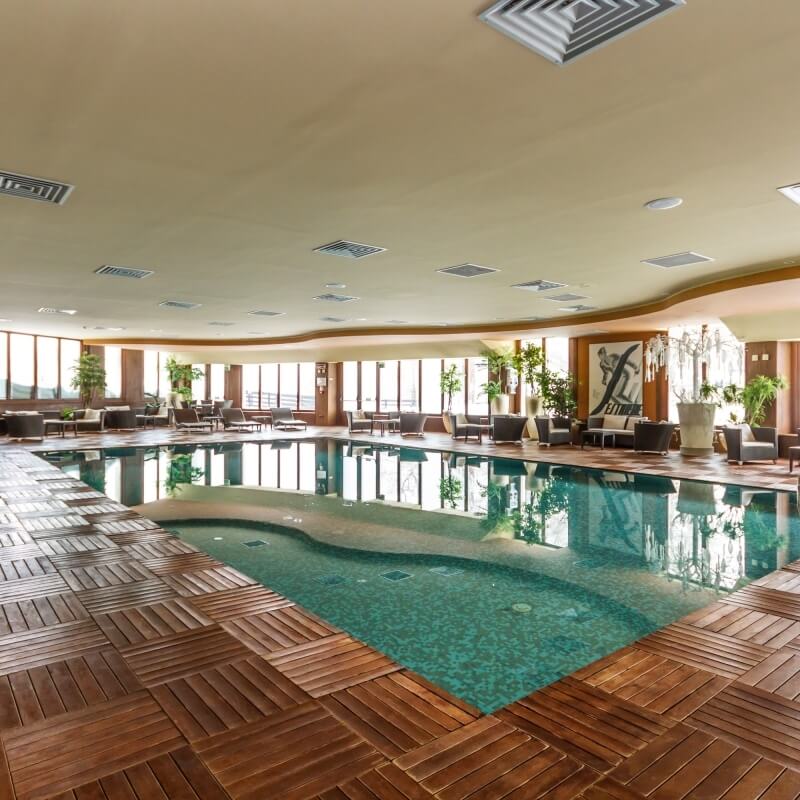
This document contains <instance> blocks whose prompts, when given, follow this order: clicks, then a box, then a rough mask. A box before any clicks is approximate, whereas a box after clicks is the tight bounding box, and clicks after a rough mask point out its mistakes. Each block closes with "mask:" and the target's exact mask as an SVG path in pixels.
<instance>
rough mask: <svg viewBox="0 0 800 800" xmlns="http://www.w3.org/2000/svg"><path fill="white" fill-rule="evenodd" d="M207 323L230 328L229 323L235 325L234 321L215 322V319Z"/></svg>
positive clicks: (216, 326)
mask: <svg viewBox="0 0 800 800" xmlns="http://www.w3.org/2000/svg"><path fill="white" fill-rule="evenodd" d="M208 324H209V325H213V326H214V327H215V328H230V327H231V325H235V324H236V323H235V322H217V321H216V320H215V321H214V322H209V323H208Z"/></svg>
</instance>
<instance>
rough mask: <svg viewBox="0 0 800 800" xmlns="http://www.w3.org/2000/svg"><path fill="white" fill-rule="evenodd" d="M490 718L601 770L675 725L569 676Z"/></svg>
mask: <svg viewBox="0 0 800 800" xmlns="http://www.w3.org/2000/svg"><path fill="white" fill-rule="evenodd" d="M495 716H497V717H499V718H500V719H502V720H505V721H506V722H509V723H511V724H512V725H515V726H517V727H518V728H520V729H522V730H523V731H526V732H527V733H529V734H531V735H532V736H536V737H538V738H539V739H541V740H542V741H544V742H547V743H548V744H551V745H553V746H554V747H556V748H558V749H559V750H561V751H562V752H564V753H567V754H568V755H570V756H572V757H573V758H575V759H576V760H578V761H580V762H581V763H583V764H586V765H587V766H589V767H592V768H593V769H596V770H599V771H601V772H602V771H605V770H608V769H610V768H611V767H612V766H614V765H616V764H619V763H620V762H622V761H623V760H624V759H626V758H628V757H630V756H631V755H633V754H634V753H635V752H636V751H637V750H639V749H641V748H642V747H644V746H645V745H646V744H648V742H650V741H652V740H653V739H655V738H656V737H657V736H660V735H661V734H662V733H664V732H665V731H666V730H667V729H668V728H669V727H670V726H671V725H673V724H675V720H673V719H671V718H669V717H667V716H665V715H659V714H655V713H653V712H651V711H648V710H646V709H643V708H640V707H639V706H636V705H634V704H633V703H630V702H628V701H627V700H622V699H620V698H618V697H615V696H614V695H611V694H608V693H606V692H603V691H600V690H599V689H595V688H594V687H592V686H589V685H588V684H586V683H583V682H581V681H578V680H575V679H574V678H564V679H563V680H560V681H557V682H556V683H553V684H551V685H550V686H545V687H544V688H543V689H539V690H538V691H536V692H534V693H533V694H531V695H528V696H527V697H525V698H523V699H522V700H518V701H517V702H516V703H512V704H511V705H508V706H506V707H505V708H503V709H501V710H500V711H498V712H496V714H495Z"/></svg>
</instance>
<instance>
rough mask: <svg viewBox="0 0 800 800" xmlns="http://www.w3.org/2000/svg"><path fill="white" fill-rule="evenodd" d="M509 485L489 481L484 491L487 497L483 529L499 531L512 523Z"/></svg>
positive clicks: (482, 522)
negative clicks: (509, 510)
mask: <svg viewBox="0 0 800 800" xmlns="http://www.w3.org/2000/svg"><path fill="white" fill-rule="evenodd" d="M508 488H509V487H508V486H504V485H503V484H500V483H495V482H494V481H489V483H488V484H487V485H486V489H485V491H484V492H483V493H482V494H483V496H484V497H485V498H486V516H485V517H484V518H483V519H482V520H481V522H480V526H481V530H484V531H487V532H488V533H498V532H499V531H500V530H501V529H505V528H507V527H509V526H510V525H512V520H511V518H510V517H509V514H508Z"/></svg>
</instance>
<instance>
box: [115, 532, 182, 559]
mask: <svg viewBox="0 0 800 800" xmlns="http://www.w3.org/2000/svg"><path fill="white" fill-rule="evenodd" d="M109 541H111V540H110V539H109ZM114 541H115V542H116V543H118V544H119V546H120V547H121V548H122V549H123V550H124V551H125V552H126V553H128V555H130V556H131V557H133V558H138V559H139V560H140V561H144V560H146V559H151V558H163V557H165V556H176V555H180V554H181V553H195V552H196V550H195V549H194V548H193V547H192V546H191V545H190V544H188V543H187V542H183V541H181V540H180V539H176V538H175V537H174V536H173V535H172V534H169V533H165V535H164V536H163V537H161V538H159V536H158V535H157V534H149V535H147V536H145V537H143V538H142V539H141V541H136V542H125V543H123V542H122V541H121V540H120V537H117V538H116V539H115V540H114Z"/></svg>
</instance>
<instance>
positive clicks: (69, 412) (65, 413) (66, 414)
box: [59, 408, 75, 420]
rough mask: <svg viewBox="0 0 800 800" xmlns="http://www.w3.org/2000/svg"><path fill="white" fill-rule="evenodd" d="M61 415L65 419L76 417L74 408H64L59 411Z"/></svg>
mask: <svg viewBox="0 0 800 800" xmlns="http://www.w3.org/2000/svg"><path fill="white" fill-rule="evenodd" d="M59 417H60V418H61V419H63V420H70V419H74V418H75V409H74V408H62V409H61V411H60V412H59Z"/></svg>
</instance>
